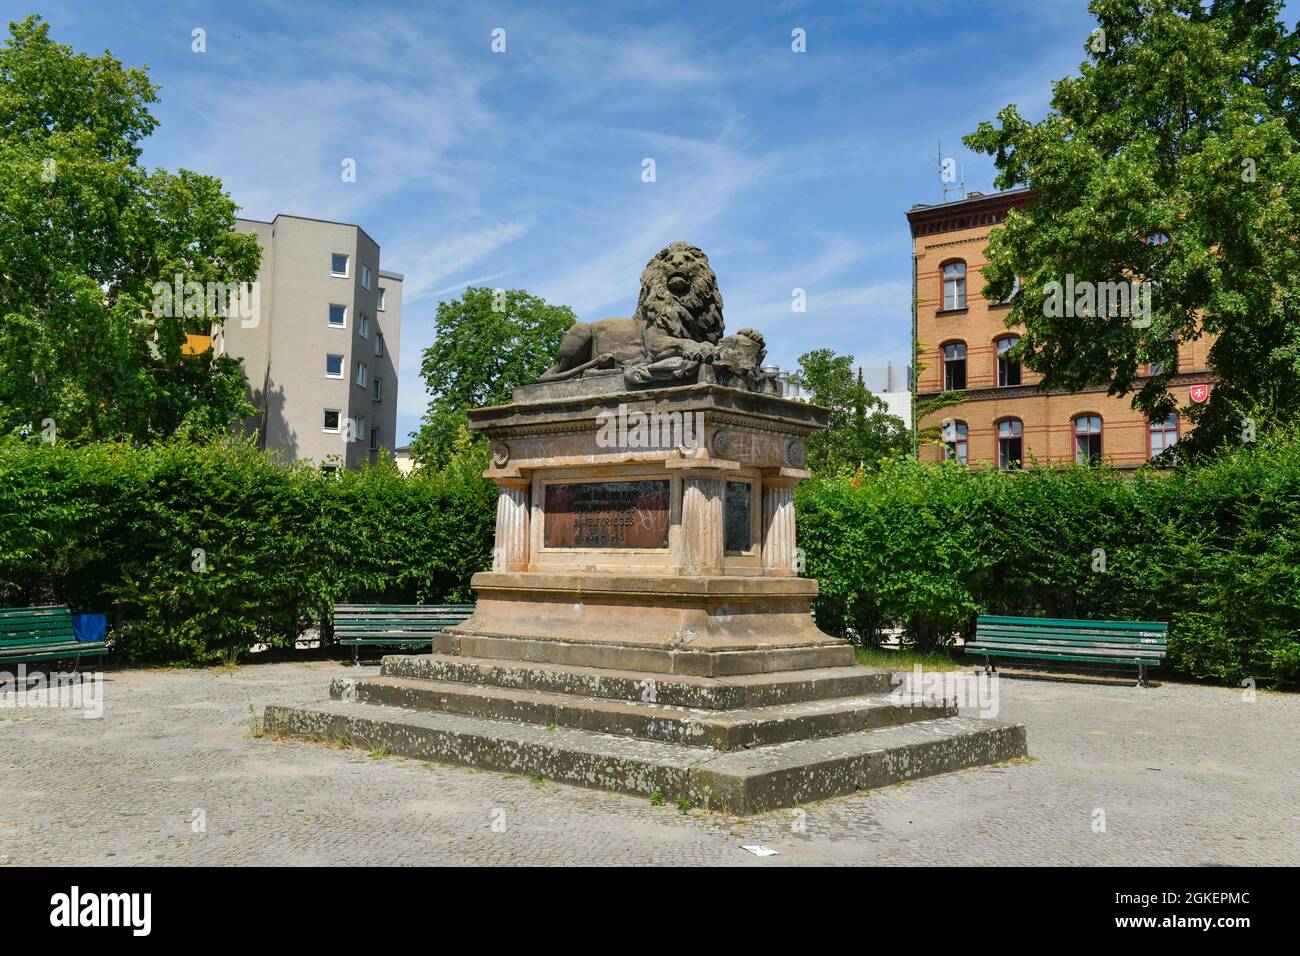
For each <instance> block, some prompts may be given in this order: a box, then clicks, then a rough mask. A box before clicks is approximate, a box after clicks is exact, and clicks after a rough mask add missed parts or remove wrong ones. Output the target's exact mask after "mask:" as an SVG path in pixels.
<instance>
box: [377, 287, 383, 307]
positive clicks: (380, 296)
mask: <svg viewBox="0 0 1300 956" xmlns="http://www.w3.org/2000/svg"><path fill="white" fill-rule="evenodd" d="M378 306H379V311H380V312H383V311H384V287H383V286H380V287H379V303H378Z"/></svg>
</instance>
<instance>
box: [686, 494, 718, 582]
mask: <svg viewBox="0 0 1300 956" xmlns="http://www.w3.org/2000/svg"><path fill="white" fill-rule="evenodd" d="M722 522H723V518H722V482H721V481H720V480H718V479H717V478H690V477H687V478H683V479H682V549H683V557H684V564H685V566H686V569H687V570H689V571H692V572H694V573H696V574H719V573H721V571H722V549H723V546H724V544H725V539H724V536H723V524H722Z"/></svg>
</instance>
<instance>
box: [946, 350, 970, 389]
mask: <svg viewBox="0 0 1300 956" xmlns="http://www.w3.org/2000/svg"><path fill="white" fill-rule="evenodd" d="M950 348H960V349H961V358H960V359H955V358H954V359H949V358H948V349H950ZM939 355H940V357H941V359H942V364H943V390H944V391H945V392H964V391H966V389H967V385H968V383H969V381H970V366H969V364H968V363H969V361H970V349H969V348H968V347H967V345H966V343H965V342H964V341H962V340H961V339H953V340H952V341H950V342H944V343H943V344H942V345H940V346H939ZM956 362H961V385H960V386H959V387H956V388H954V387H953V386H952V385H951V382H952V379H953V376H951V375H950V374H949V364H950V363H956Z"/></svg>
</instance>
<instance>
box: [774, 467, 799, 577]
mask: <svg viewBox="0 0 1300 956" xmlns="http://www.w3.org/2000/svg"><path fill="white" fill-rule="evenodd" d="M807 474H808V473H807V472H805V471H800V470H797V469H792V468H783V469H780V470H779V471H774V472H769V473H765V474H764V476H763V573H764V574H796V573H797V571H796V570H795V550H796V549H797V548H798V547H799V544H798V541H797V539H796V536H795V526H794V486H795V485H797V484H798V483H799V482H800V481H801V480H802V479H803V478H804V477H806V476H807Z"/></svg>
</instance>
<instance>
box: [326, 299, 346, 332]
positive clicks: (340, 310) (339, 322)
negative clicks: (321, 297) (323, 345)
mask: <svg viewBox="0 0 1300 956" xmlns="http://www.w3.org/2000/svg"><path fill="white" fill-rule="evenodd" d="M347 324H348V307H347V306H346V305H338V304H336V303H333V302H331V303H330V325H331V326H332V327H334V328H336V329H343V328H347Z"/></svg>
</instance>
